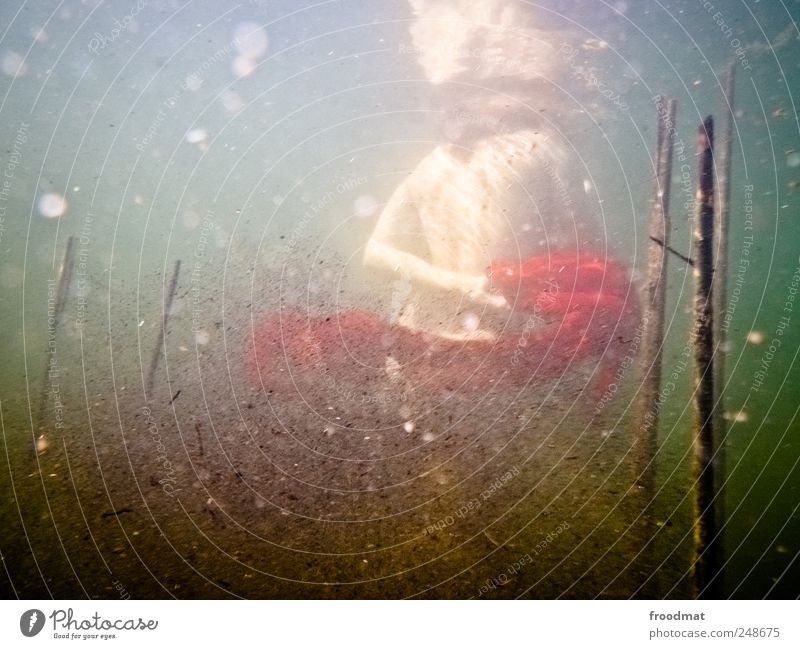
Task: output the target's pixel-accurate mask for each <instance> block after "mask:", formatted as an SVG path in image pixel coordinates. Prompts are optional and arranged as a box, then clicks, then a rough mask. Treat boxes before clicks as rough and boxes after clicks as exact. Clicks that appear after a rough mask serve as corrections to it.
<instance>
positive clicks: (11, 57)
mask: <svg viewBox="0 0 800 649" xmlns="http://www.w3.org/2000/svg"><path fill="white" fill-rule="evenodd" d="M0 68H2V70H3V74H5V75H6V76H8V77H14V78H15V79H16V78H17V77H21V76H24V75H25V73H26V72H27V71H28V65H27V64H26V63H25V59H23V58H22V56H21V55H19V54H17V53H16V52H6V54H5V55H4V56H3V61H2V63H0Z"/></svg>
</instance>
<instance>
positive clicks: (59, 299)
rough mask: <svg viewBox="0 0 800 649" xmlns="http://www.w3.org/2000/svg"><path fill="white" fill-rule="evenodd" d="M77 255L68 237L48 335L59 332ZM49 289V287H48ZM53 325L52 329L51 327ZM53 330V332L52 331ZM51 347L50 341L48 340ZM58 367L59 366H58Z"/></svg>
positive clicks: (46, 392) (39, 422) (47, 370)
mask: <svg viewBox="0 0 800 649" xmlns="http://www.w3.org/2000/svg"><path fill="white" fill-rule="evenodd" d="M74 256H75V237H73V236H71V235H70V236H69V237H67V245H66V247H65V248H64V257H63V258H62V259H61V266H60V267H59V269H58V287H57V288H56V295H55V300H54V303H53V323H52V324H50V323H49V319H50V315H49V314H48V335H52V336H55V335H56V333H57V332H58V325H59V323H60V322H61V315H62V314H63V313H64V307H65V306H66V304H67V297H68V296H69V287H70V284H71V283H72V266H73V263H72V261H73V257H74ZM48 290H49V289H48ZM51 327H52V329H51ZM51 332H52V333H51ZM48 349H49V341H48ZM50 361H51V358H50V353H49V352H48V354H47V359H46V361H45V366H44V374H43V376H42V388H41V395H42V397H41V401H40V402H39V412H38V414H37V415H36V431H38V430H39V429H41V426H42V420H43V419H44V409H45V406H46V405H47V400H48V397H49V395H50V390H49V389H48V383H49V378H50V372H51V362H50ZM56 367H57V366H56Z"/></svg>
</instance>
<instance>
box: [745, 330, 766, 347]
mask: <svg viewBox="0 0 800 649" xmlns="http://www.w3.org/2000/svg"><path fill="white" fill-rule="evenodd" d="M747 342H749V343H750V344H752V345H760V344H761V343H763V342H764V334H763V333H761V332H760V331H756V330H753V331H751V332H750V333H749V334H747Z"/></svg>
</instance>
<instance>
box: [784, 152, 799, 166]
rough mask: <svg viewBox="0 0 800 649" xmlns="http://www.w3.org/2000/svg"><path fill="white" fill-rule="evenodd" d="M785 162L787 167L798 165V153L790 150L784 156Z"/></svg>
mask: <svg viewBox="0 0 800 649" xmlns="http://www.w3.org/2000/svg"><path fill="white" fill-rule="evenodd" d="M786 164H787V166H789V167H792V168H794V167H800V153H798V152H797V151H790V152H789V154H788V155H787V156H786Z"/></svg>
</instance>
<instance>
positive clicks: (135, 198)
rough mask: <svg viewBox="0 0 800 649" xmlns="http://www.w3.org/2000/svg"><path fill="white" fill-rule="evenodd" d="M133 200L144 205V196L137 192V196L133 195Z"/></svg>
mask: <svg viewBox="0 0 800 649" xmlns="http://www.w3.org/2000/svg"><path fill="white" fill-rule="evenodd" d="M133 202H134V203H136V204H137V205H144V196H142V195H141V194H136V196H134V197H133Z"/></svg>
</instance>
